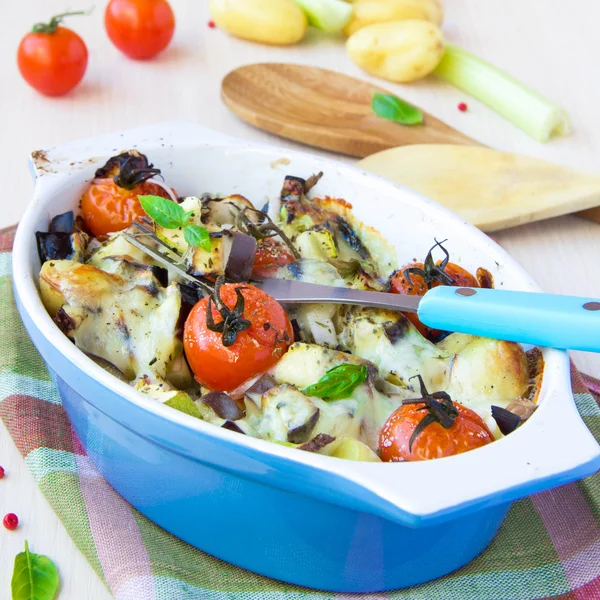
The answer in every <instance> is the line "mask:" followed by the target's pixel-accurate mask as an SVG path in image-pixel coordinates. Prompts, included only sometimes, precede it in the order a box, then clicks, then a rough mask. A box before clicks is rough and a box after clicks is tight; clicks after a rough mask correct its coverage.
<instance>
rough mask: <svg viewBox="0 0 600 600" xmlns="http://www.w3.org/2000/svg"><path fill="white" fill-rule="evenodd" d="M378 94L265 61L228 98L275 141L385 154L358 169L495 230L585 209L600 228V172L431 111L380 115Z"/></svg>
mask: <svg viewBox="0 0 600 600" xmlns="http://www.w3.org/2000/svg"><path fill="white" fill-rule="evenodd" d="M375 91H377V92H382V93H384V94H388V93H390V92H389V91H387V90H385V89H383V88H380V87H378V86H375V85H372V84H370V83H367V82H366V81H361V80H359V79H355V78H354V77H349V76H348V75H342V74H341V73H336V72H335V71H329V70H327V69H320V68H317V67H308V66H304V65H293V64H283V63H281V64H280V63H262V64H253V65H246V66H244V67H240V68H238V69H235V70H234V71H232V72H231V73H229V74H228V75H227V76H226V77H225V78H224V80H223V83H222V88H221V96H222V98H223V101H224V102H225V104H226V105H227V106H228V107H229V108H230V109H231V111H232V112H234V113H235V114H236V115H238V116H239V117H241V118H242V119H244V120H245V121H247V122H249V123H250V124H251V125H254V126H256V127H258V128H259V129H263V130H265V131H268V132H270V133H274V134H275V135H279V136H281V137H285V138H288V139H291V140H294V141H296V142H300V143H303V144H307V145H309V146H315V147H317V148H323V149H325V150H332V151H334V152H339V153H341V154H346V155H349V156H356V157H361V158H362V157H366V156H369V155H371V154H374V153H380V154H376V155H375V156H369V158H368V159H367V160H365V161H361V163H359V165H358V166H360V167H362V168H364V169H365V170H368V171H373V172H375V173H378V174H380V175H383V176H385V177H387V178H388V179H392V180H393V181H396V182H398V183H401V184H403V185H406V186H407V187H409V188H411V189H415V190H417V191H420V192H421V193H423V194H425V195H427V196H428V197H430V198H432V199H433V200H436V201H437V202H440V203H441V204H444V205H445V206H447V207H448V208H450V209H451V210H453V211H454V212H457V213H458V214H461V215H462V216H463V217H464V218H465V219H467V220H468V221H470V222H471V223H473V224H475V225H477V226H479V227H481V228H482V229H485V230H486V231H494V230H498V229H503V228H505V227H510V226H513V225H516V224H522V223H528V222H532V221H537V220H540V219H545V218H548V217H552V216H558V215H563V214H567V213H571V212H576V211H584V212H583V213H579V214H580V215H581V216H585V217H586V218H588V219H592V220H594V221H597V222H600V208H599V209H596V208H594V207H597V206H600V176H598V175H593V174H587V173H581V172H578V171H575V170H572V169H566V168H563V167H560V166H557V165H553V164H551V163H546V162H544V161H540V160H535V159H531V158H527V157H523V156H518V155H516V154H509V153H505V152H499V151H496V150H492V149H489V148H485V147H484V146H483V145H482V144H480V143H479V142H477V141H476V140H473V139H472V138H469V137H467V136H465V135H463V134H462V133H460V132H459V131H457V130H456V129H453V128H452V127H450V126H448V125H446V124H445V123H443V122H442V121H440V120H439V119H436V118H435V117H433V116H432V115H429V114H428V113H426V112H425V111H421V112H423V115H424V120H423V123H422V124H421V125H413V126H404V125H400V124H397V123H393V122H391V121H387V120H384V119H381V118H380V117H377V116H376V115H375V114H374V113H373V111H372V109H371V99H372V97H373V92H375ZM415 145H418V146H415ZM444 145H450V146H448V147H445V146H444ZM398 146H412V147H407V148H398ZM390 148H394V150H389V149H390ZM384 150H388V152H382V151H384ZM586 209H587V210H586ZM589 209H591V210H589Z"/></svg>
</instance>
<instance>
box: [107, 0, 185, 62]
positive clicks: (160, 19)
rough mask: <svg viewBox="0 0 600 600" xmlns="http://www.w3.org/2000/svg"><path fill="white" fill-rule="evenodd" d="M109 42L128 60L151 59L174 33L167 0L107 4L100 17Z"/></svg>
mask: <svg viewBox="0 0 600 600" xmlns="http://www.w3.org/2000/svg"><path fill="white" fill-rule="evenodd" d="M104 26H105V27H106V33H107V34H108V37H109V38H110V41H111V42H112V43H113V44H114V45H115V46H116V47H117V48H118V49H119V50H120V51H121V52H123V54H125V55H127V56H129V58H136V59H145V58H152V57H153V56H155V55H157V54H158V53H159V52H162V51H163V50H164V49H165V48H166V47H167V46H168V45H169V42H170V41H171V38H172V37H173V32H174V31H175V15H174V14H173V10H172V9H171V5H170V4H169V3H168V2H167V0H110V2H109V3H108V5H107V6H106V12H105V13H104Z"/></svg>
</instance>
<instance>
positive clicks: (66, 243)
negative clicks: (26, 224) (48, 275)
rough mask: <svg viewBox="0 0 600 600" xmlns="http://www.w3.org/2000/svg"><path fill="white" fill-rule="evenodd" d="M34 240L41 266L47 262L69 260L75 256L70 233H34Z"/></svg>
mask: <svg viewBox="0 0 600 600" xmlns="http://www.w3.org/2000/svg"><path fill="white" fill-rule="evenodd" d="M35 239H36V242H37V249H38V255H39V257H40V260H41V261H42V264H44V263H45V262H46V261H48V260H65V259H69V258H71V257H72V256H73V255H74V254H75V248H73V243H72V240H71V234H70V233H66V232H58V233H44V232H43V231H36V233H35Z"/></svg>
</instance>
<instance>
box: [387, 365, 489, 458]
mask: <svg viewBox="0 0 600 600" xmlns="http://www.w3.org/2000/svg"><path fill="white" fill-rule="evenodd" d="M419 379H420V381H421V395H422V397H421V398H415V399H414V400H405V401H404V402H403V405H402V406H401V407H400V408H398V409H397V410H396V411H395V412H394V413H392V415H391V416H390V417H389V418H388V420H387V421H386V423H385V425H384V426H383V428H382V429H381V432H380V434H379V452H380V456H381V460H383V461H384V462H401V461H414V460H430V459H433V458H443V457H445V456H452V455H454V454H461V453H462V452H468V451H469V450H474V449H475V448H480V447H481V446H485V445H486V444H489V443H491V442H493V441H494V436H493V434H492V432H491V431H490V430H489V428H488V427H487V425H486V424H485V422H484V421H483V419H482V418H481V417H480V416H479V415H478V414H477V413H476V412H475V411H473V410H471V409H470V408H467V407H466V406H463V405H462V404H459V403H458V402H452V400H451V399H450V396H448V394H446V393H445V392H435V393H433V394H429V393H428V392H427V390H426V389H425V385H424V384H423V380H422V379H421V378H420V376H419Z"/></svg>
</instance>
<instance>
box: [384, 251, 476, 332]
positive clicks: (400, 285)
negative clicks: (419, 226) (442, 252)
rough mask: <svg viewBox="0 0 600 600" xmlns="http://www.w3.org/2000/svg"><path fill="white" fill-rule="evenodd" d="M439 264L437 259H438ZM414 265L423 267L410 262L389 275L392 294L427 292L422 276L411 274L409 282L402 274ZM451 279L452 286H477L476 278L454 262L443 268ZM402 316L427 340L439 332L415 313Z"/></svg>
mask: <svg viewBox="0 0 600 600" xmlns="http://www.w3.org/2000/svg"><path fill="white" fill-rule="evenodd" d="M438 264H439V261H438ZM411 267H416V268H418V269H422V268H423V263H411V264H408V265H404V267H402V268H401V269H398V270H397V271H394V273H392V275H391V277H390V292H392V293H393V294H407V295H410V296H424V295H425V293H426V292H427V285H426V284H425V281H424V279H423V277H421V276H420V275H411V276H410V280H411V282H412V284H411V283H409V282H408V279H406V276H405V275H404V271H405V270H406V269H408V268H411ZM444 271H445V272H446V273H448V275H450V277H452V279H454V283H453V284H452V285H453V287H476V288H477V287H479V283H478V282H477V279H475V277H473V275H471V273H469V271H467V270H466V269H463V268H462V267H460V266H459V265H456V264H454V263H448V265H446V268H445V269H444ZM439 285H441V284H440V282H439V281H434V282H433V283H432V285H431V287H432V288H434V287H438V286H439ZM403 314H404V316H405V317H406V318H407V319H408V320H409V321H410V322H411V323H412V324H413V325H414V326H415V327H416V328H417V330H418V331H419V333H420V334H421V335H422V336H423V337H425V338H427V339H428V340H432V341H435V340H437V339H438V337H439V336H440V334H441V331H439V330H437V329H430V328H429V327H427V325H423V323H421V321H420V320H419V317H417V315H416V314H415V313H403Z"/></svg>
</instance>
